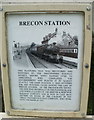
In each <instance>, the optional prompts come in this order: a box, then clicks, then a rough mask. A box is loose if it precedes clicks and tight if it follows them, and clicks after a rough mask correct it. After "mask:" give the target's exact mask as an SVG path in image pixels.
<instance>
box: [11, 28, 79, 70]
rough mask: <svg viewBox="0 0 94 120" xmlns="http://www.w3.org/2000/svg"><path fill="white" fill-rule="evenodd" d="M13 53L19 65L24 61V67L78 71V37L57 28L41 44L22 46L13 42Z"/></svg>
mask: <svg viewBox="0 0 94 120" xmlns="http://www.w3.org/2000/svg"><path fill="white" fill-rule="evenodd" d="M30 39H31V38H30ZM12 51H13V60H14V62H15V63H16V64H17V63H18V65H20V63H21V62H22V61H23V66H24V65H25V64H28V63H29V64H30V65H32V66H33V67H35V68H60V69H63V68H64V69H76V68H77V59H78V36H76V35H74V36H72V35H70V33H67V32H66V31H63V30H62V31H60V32H59V30H58V28H55V29H54V30H53V32H52V33H51V32H49V33H48V34H47V35H44V36H43V38H42V40H40V44H38V43H37V42H35V41H32V42H31V44H30V45H22V43H20V42H16V41H13V49H12ZM26 59H27V60H28V61H29V62H28V61H27V60H26ZM30 62H31V63H30ZM21 64H22V63H21Z"/></svg>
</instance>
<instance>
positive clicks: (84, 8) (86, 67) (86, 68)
mask: <svg viewBox="0 0 94 120" xmlns="http://www.w3.org/2000/svg"><path fill="white" fill-rule="evenodd" d="M68 11H71V12H73V11H76V12H77V11H78V12H84V17H85V25H84V26H85V28H84V30H85V33H84V38H85V40H84V56H83V76H82V89H81V101H80V110H79V111H76V112H75V111H73V112H70V111H66V112H64V111H34V110H32V111H31V110H17V109H13V108H12V106H11V95H10V92H11V91H10V85H9V74H8V72H9V70H8V60H7V58H8V54H7V44H6V39H7V36H6V20H5V18H6V17H5V16H6V13H15V12H49V13H50V12H66V13H67V12H68ZM0 16H1V22H2V30H0V34H1V35H2V39H1V41H0V42H1V46H0V48H2V51H1V69H2V79H3V93H4V101H5V109H6V112H7V114H8V115H22V116H40V117H71V118H72V117H85V116H86V112H87V102H88V90H89V74H90V61H91V43H92V5H91V4H87V3H86V4H85V3H84V4H81V3H67V4H66V3H35V4H34V3H32V4H29V5H28V4H26V5H11V4H10V5H4V6H3V7H2V10H1V12H0ZM1 22H0V23H1ZM0 38H1V37H0Z"/></svg>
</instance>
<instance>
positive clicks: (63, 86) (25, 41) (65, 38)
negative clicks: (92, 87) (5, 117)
mask: <svg viewBox="0 0 94 120" xmlns="http://www.w3.org/2000/svg"><path fill="white" fill-rule="evenodd" d="M2 23H3V24H2V25H3V28H2V36H3V40H2V57H1V62H2V78H3V88H4V97H5V107H6V112H7V113H8V114H9V115H23V116H41V117H85V116H86V111H87V100H88V89H89V72H90V58H91V42H92V6H91V4H87V3H86V4H83V5H82V4H73V5H72V4H65V3H62V4H56V3H53V4H51V3H50V4H45V3H44V4H38V3H37V4H31V5H15V6H12V5H9V6H5V5H4V6H3V11H2Z"/></svg>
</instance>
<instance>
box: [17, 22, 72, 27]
mask: <svg viewBox="0 0 94 120" xmlns="http://www.w3.org/2000/svg"><path fill="white" fill-rule="evenodd" d="M41 25H44V26H47V25H70V21H19V26H41Z"/></svg>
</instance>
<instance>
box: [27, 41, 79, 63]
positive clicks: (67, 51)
mask: <svg viewBox="0 0 94 120" xmlns="http://www.w3.org/2000/svg"><path fill="white" fill-rule="evenodd" d="M27 52H28V53H29V54H33V55H35V56H37V57H39V58H41V59H44V60H46V61H49V62H52V63H63V56H67V57H72V58H77V57H78V48H77V47H68V48H67V47H64V46H63V47H60V46H59V45H56V43H52V44H44V45H43V44H42V45H35V46H32V47H30V48H28V50H27Z"/></svg>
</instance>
